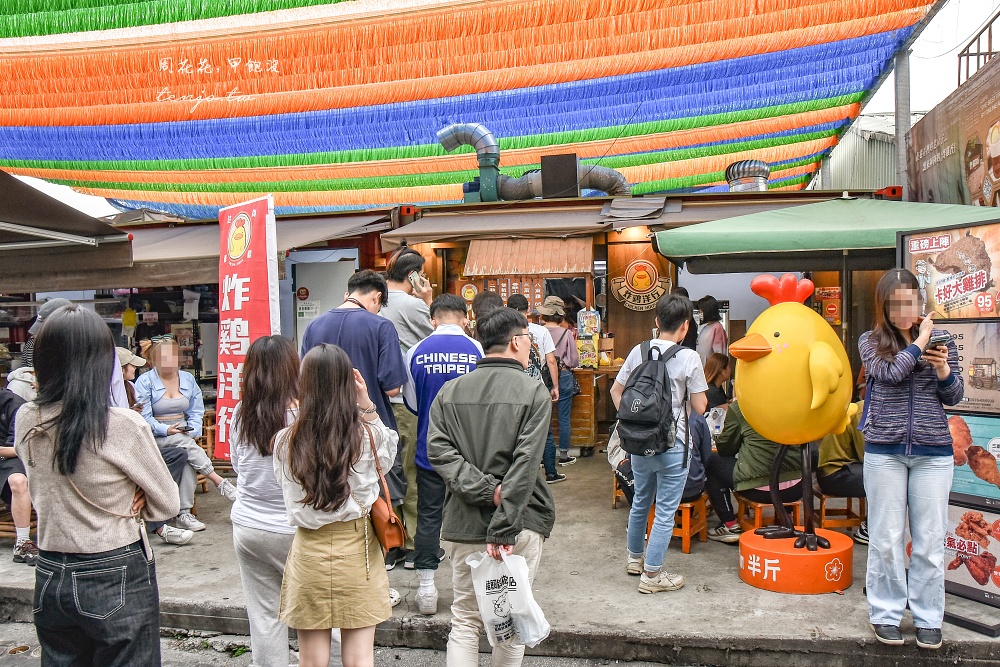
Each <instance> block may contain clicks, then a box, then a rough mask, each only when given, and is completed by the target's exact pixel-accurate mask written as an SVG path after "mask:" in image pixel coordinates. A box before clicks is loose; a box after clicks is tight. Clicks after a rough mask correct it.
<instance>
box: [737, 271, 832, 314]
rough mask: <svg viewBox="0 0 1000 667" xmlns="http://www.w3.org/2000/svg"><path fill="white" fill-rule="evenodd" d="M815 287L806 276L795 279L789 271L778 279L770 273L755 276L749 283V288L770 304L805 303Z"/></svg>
mask: <svg viewBox="0 0 1000 667" xmlns="http://www.w3.org/2000/svg"><path fill="white" fill-rule="evenodd" d="M815 287H816V286H815V285H813V281H811V280H809V279H808V278H804V279H802V280H796V278H795V276H794V275H792V274H791V273H786V274H785V275H783V276H781V279H780V280H779V279H778V278H775V277H774V276H771V275H763V276H757V277H756V278H754V279H753V281H752V282H751V283H750V290H751V291H752V292H753V293H754V294H756V295H757V296H762V297H764V298H765V299H767V301H768V303H770V304H771V305H772V306H776V305H778V304H779V303H793V302H794V303H805V300H806V299H808V298H809V297H810V296H811V295H812V293H813V290H814V289H815Z"/></svg>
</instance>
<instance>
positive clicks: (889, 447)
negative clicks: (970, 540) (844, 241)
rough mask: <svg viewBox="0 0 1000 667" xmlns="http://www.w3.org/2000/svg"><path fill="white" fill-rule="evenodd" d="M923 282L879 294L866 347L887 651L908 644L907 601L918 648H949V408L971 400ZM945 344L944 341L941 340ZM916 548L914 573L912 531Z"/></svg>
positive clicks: (874, 532) (891, 282) (889, 282)
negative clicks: (944, 639) (926, 309)
mask: <svg viewBox="0 0 1000 667" xmlns="http://www.w3.org/2000/svg"><path fill="white" fill-rule="evenodd" d="M918 290H919V283H918V282H917V279H916V277H915V276H914V275H913V274H912V273H910V272H909V271H906V270H904V269H893V270H892V271H889V272H888V273H886V274H885V275H884V276H882V278H881V280H879V282H878V285H877V286H876V287H875V319H874V326H873V328H872V330H871V331H868V332H866V333H864V334H862V336H861V338H860V340H859V342H858V348H859V349H860V351H861V361H862V362H863V363H864V366H865V372H866V374H867V376H868V392H867V400H866V403H865V409H864V414H863V415H862V418H861V422H862V424H863V426H862V432H863V433H864V436H865V458H864V481H865V493H866V494H867V496H868V540H869V541H868V574H867V579H866V582H867V591H868V606H869V618H870V621H871V626H872V630H873V631H874V632H875V636H876V638H877V639H878V640H879V641H880V642H882V643H883V644H890V645H901V644H902V643H903V636H902V634H901V633H900V631H899V622H900V619H901V618H902V616H903V610H904V609H905V608H906V606H907V603H909V606H910V612H911V613H912V614H913V624H914V626H916V634H917V646H919V647H920V648H925V649H936V648H939V647H940V646H941V623H942V621H943V619H944V538H945V529H946V525H947V520H948V494H949V493H950V492H951V480H952V473H953V469H954V465H953V461H952V439H951V435H950V433H949V432H948V422H947V417H946V416H945V413H944V405H955V404H957V403H958V402H959V401H961V400H962V395H963V394H964V391H965V385H964V383H963V381H962V374H961V372H960V369H959V366H958V348H957V347H956V346H955V343H954V342H953V341H951V340H947V343H940V344H935V345H932V344H931V341H932V339H933V338H937V337H939V336H944V335H946V334H947V332H945V331H943V330H940V329H934V328H933V327H934V322H933V320H932V317H931V315H928V316H926V317H924V318H923V320H921V319H920V301H919V295H918ZM935 342H936V341H935ZM907 518H909V521H910V534H911V536H912V537H911V539H912V541H913V547H912V548H913V551H912V555H911V556H910V567H909V572H907V570H906V569H905V557H904V551H905V543H904V540H903V529H904V526H905V524H906V520H907Z"/></svg>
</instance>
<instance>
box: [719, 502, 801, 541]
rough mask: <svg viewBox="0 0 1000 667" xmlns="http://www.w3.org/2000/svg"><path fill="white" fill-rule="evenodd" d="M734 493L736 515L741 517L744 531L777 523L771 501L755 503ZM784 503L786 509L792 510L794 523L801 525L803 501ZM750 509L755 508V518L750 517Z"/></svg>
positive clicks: (741, 526) (741, 527)
mask: <svg viewBox="0 0 1000 667" xmlns="http://www.w3.org/2000/svg"><path fill="white" fill-rule="evenodd" d="M734 495H735V496H736V517H737V518H738V519H739V522H740V529H741V530H742V531H743V532H744V533H746V532H750V531H753V530H756V529H758V528H763V527H764V526H769V525H772V524H774V523H776V522H775V517H774V508H773V507H772V506H771V503H755V502H754V501H752V500H749V499H747V498H744V497H743V496H741V495H740V494H738V493H737V494H734ZM784 505H785V509H786V510H790V512H791V515H792V523H793V524H795V525H796V526H801V525H802V501H801V500H796V501H795V502H794V503H784ZM750 510H753V520H751V519H750ZM765 522H766V523H765Z"/></svg>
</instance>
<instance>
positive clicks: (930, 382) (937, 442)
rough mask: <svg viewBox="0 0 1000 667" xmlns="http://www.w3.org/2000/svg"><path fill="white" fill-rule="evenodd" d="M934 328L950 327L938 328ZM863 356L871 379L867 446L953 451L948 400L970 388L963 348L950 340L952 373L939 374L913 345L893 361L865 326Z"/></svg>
mask: <svg viewBox="0 0 1000 667" xmlns="http://www.w3.org/2000/svg"><path fill="white" fill-rule="evenodd" d="M934 333H935V334H937V333H945V332H944V331H942V330H939V329H935V330H934ZM858 350H859V351H860V352H861V361H862V362H863V363H864V365H865V373H866V374H867V376H868V378H869V380H870V382H871V385H870V386H871V390H870V393H869V394H868V397H867V398H868V405H866V406H865V409H866V410H867V415H866V417H865V424H864V427H863V428H862V433H864V435H865V451H870V452H872V453H878V454H905V455H916V456H940V455H946V454H950V453H951V446H952V438H951V434H950V433H949V432H948V418H947V416H945V413H944V405H956V404H958V403H959V402H960V401H961V400H962V396H963V395H964V393H965V382H964V381H963V380H962V372H961V369H960V368H959V366H958V348H957V347H956V346H955V343H954V341H951V342H949V343H948V365H949V366H950V367H951V375H949V376H948V378H947V379H945V380H938V378H937V372H936V371H935V370H934V367H933V366H931V365H930V364H929V363H922V364H920V365H919V366H918V364H917V362H918V361H919V359H920V355H921V354H923V352H922V351H921V349H920V347H919V346H918V345H909V346H907V347H906V348H905V349H903V350H901V351H900V352H899V354H897V355H896V358H895V359H893V360H892V361H886V360H885V359H883V358H882V357H880V356H878V354H876V352H875V340H874V337H873V336H872V335H871V332H870V331H869V332H866V333H864V334H863V335H862V336H861V339H860V340H859V341H858Z"/></svg>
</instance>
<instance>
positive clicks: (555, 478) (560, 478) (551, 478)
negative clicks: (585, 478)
mask: <svg viewBox="0 0 1000 667" xmlns="http://www.w3.org/2000/svg"><path fill="white" fill-rule="evenodd" d="M565 481H566V475H563V474H562V473H558V472H557V473H556V474H554V475H546V476H545V483H546V484H558V483H559V482H565Z"/></svg>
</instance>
